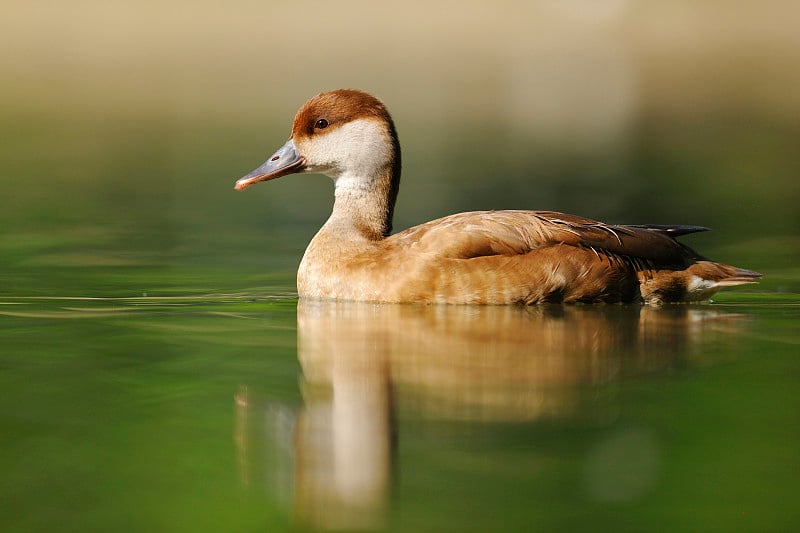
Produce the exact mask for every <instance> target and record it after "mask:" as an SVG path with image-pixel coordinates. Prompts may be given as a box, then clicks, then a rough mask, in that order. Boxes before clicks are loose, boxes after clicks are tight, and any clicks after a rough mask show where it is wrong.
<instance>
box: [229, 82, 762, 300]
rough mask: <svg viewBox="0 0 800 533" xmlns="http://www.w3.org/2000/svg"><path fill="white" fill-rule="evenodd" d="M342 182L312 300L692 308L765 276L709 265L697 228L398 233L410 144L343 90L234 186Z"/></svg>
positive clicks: (324, 235)
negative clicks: (403, 166) (688, 238)
mask: <svg viewBox="0 0 800 533" xmlns="http://www.w3.org/2000/svg"><path fill="white" fill-rule="evenodd" d="M301 172H313V173H320V174H325V175H327V176H330V177H331V178H333V181H334V184H335V197H336V199H335V201H334V204H333V212H332V213H331V216H330V218H329V219H328V221H327V222H326V223H325V224H324V225H323V226H322V228H321V229H320V230H319V232H318V233H317V234H316V236H315V237H314V238H313V239H312V240H311V243H310V244H309V245H308V248H307V249H306V252H305V254H304V255H303V259H302V261H301V262H300V268H299V270H298V272H297V291H298V293H299V295H300V296H301V297H303V298H322V299H336V300H360V301H374V302H419V303H446V304H517V303H520V304H533V303H538V302H565V303H571V302H587V303H591V302H646V303H661V302H688V301H697V300H705V299H707V298H709V297H710V296H711V295H712V294H714V293H715V292H717V291H718V290H719V289H720V288H722V287H726V286H730V285H741V284H745V283H753V282H754V281H755V280H756V279H758V278H759V277H760V274H759V273H757V272H753V271H750V270H744V269H741V268H736V267H733V266H730V265H726V264H722V263H715V262H713V261H709V260H707V259H704V258H703V257H701V256H700V255H698V254H697V253H696V252H695V251H694V250H692V249H691V248H689V247H687V246H685V245H683V244H681V243H679V242H678V241H676V240H675V238H676V237H679V236H681V235H685V234H688V233H694V232H697V231H705V229H706V228H702V227H697V226H652V225H644V226H615V225H607V224H603V223H601V222H596V221H594V220H590V219H587V218H581V217H577V216H573V215H566V214H562V213H555V212H550V211H476V212H470V213H459V214H456V215H451V216H448V217H444V218H440V219H438V220H433V221H431V222H427V223H425V224H421V225H419V226H416V227H413V228H410V229H407V230H405V231H401V232H400V233H396V234H394V235H391V229H392V214H393V210H394V204H395V200H396V199H397V192H398V189H399V185H400V143H399V141H398V138H397V133H396V131H395V127H394V123H393V122H392V118H391V116H390V115H389V112H388V111H387V110H386V107H385V106H384V105H383V104H382V103H381V102H380V101H379V100H378V99H377V98H375V97H373V96H371V95H369V94H367V93H364V92H361V91H356V90H350V89H342V90H336V91H331V92H325V93H322V94H318V95H317V96H315V97H313V98H311V99H310V100H309V101H308V102H306V103H305V105H303V107H301V108H300V110H299V111H298V112H297V115H296V116H295V119H294V124H293V125H292V136H291V137H290V138H289V140H288V141H287V142H286V144H284V145H283V146H282V147H281V148H280V149H278V151H277V152H275V154H273V155H272V157H270V158H269V159H268V160H267V161H266V162H265V163H264V164H263V165H261V166H260V167H258V168H257V169H255V170H254V171H252V172H250V173H249V174H247V175H246V176H244V177H243V178H241V179H239V180H238V181H237V182H236V186H235V188H236V190H239V191H241V190H244V189H246V188H247V187H249V186H250V185H253V184H254V183H257V182H259V181H266V180H271V179H275V178H279V177H281V176H285V175H287V174H293V173H301Z"/></svg>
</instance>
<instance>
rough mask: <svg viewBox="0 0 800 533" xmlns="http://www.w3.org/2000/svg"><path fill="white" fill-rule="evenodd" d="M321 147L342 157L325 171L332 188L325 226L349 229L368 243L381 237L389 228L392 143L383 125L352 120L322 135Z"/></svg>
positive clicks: (365, 120) (372, 121)
mask: <svg viewBox="0 0 800 533" xmlns="http://www.w3.org/2000/svg"><path fill="white" fill-rule="evenodd" d="M324 145H327V147H331V148H333V147H336V149H335V150H336V152H339V153H343V154H346V155H345V156H344V157H341V158H339V160H338V161H337V164H336V165H335V166H334V168H333V169H331V171H329V172H326V174H328V175H329V176H331V177H332V178H333V180H334V187H335V192H334V196H335V201H334V204H333V212H332V213H331V216H330V218H329V219H328V222H327V223H326V226H328V225H330V226H336V227H337V228H338V229H339V230H341V229H344V227H349V228H350V229H351V230H353V229H355V230H356V231H357V232H358V233H359V234H361V236H363V237H365V238H367V239H370V240H376V239H380V238H382V237H383V235H384V234H385V233H386V231H387V229H388V227H390V225H391V220H387V217H389V216H390V214H391V206H390V205H389V203H390V202H391V201H392V200H391V199H390V196H391V188H392V179H393V178H394V176H393V172H394V171H393V167H392V149H393V148H392V141H391V138H390V136H389V134H388V132H387V130H386V126H385V124H384V123H382V122H380V121H377V120H372V119H358V120H354V121H352V122H349V123H347V124H344V125H343V126H341V127H340V128H338V129H337V130H336V131H333V132H331V133H330V134H328V135H326V139H325V143H324ZM324 145H323V146H324ZM343 226H344V227H343Z"/></svg>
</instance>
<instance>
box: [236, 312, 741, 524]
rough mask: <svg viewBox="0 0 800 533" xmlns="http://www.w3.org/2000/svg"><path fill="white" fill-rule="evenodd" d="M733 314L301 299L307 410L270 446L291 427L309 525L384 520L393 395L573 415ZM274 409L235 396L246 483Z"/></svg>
mask: <svg viewBox="0 0 800 533" xmlns="http://www.w3.org/2000/svg"><path fill="white" fill-rule="evenodd" d="M728 317H730V315H725V314H722V313H719V312H716V311H714V310H712V309H710V308H709V307H702V306H675V307H665V308H647V307H639V306H603V307H598V306H552V307H551V306H537V307H525V308H523V307H510V306H481V307H476V306H427V307H423V306H412V305H377V304H366V303H342V302H314V301H300V302H299V303H298V308H297V327H298V357H299V360H300V363H301V365H302V368H303V378H302V387H301V388H302V390H303V398H304V402H305V406H304V408H303V409H302V411H301V412H300V414H299V415H298V416H297V417H296V418H293V421H292V422H291V423H288V422H284V423H283V424H282V425H280V427H282V428H284V429H283V430H282V431H281V430H278V431H275V429H274V428H273V431H272V437H271V440H272V444H271V445H270V446H272V448H273V449H274V448H275V443H277V442H279V441H281V439H280V435H281V433H283V437H284V438H283V442H284V443H285V444H286V445H287V447H290V448H291V451H290V453H286V454H284V456H283V457H284V461H286V460H287V459H286V458H287V457H291V459H288V461H290V462H291V463H292V464H293V468H294V475H293V476H291V477H292V478H293V490H292V497H291V499H292V500H293V503H294V509H295V513H296V515H297V517H298V518H299V519H300V520H302V522H304V523H306V524H308V525H311V526H314V527H325V528H335V529H341V528H344V529H358V528H373V527H378V526H380V525H381V521H382V519H383V516H384V506H385V504H386V500H387V497H386V496H387V492H388V491H389V487H390V482H391V474H392V472H393V468H392V458H393V449H394V444H393V443H394V441H395V431H396V429H395V427H394V426H395V424H394V418H395V413H396V409H395V404H396V403H400V404H402V406H403V409H404V410H406V411H408V410H411V411H413V412H414V413H415V414H416V415H419V416H426V417H436V418H443V419H470V420H483V421H498V420H515V421H523V420H535V419H539V418H542V417H565V416H570V415H571V414H573V413H575V412H579V411H580V410H581V409H583V408H584V407H587V408H588V406H591V405H592V404H593V403H596V399H593V398H595V397H594V396H592V392H593V391H594V390H596V389H597V387H592V385H597V384H602V383H609V382H613V381H615V380H619V379H622V378H624V377H626V376H633V375H640V374H643V373H649V372H655V371H661V370H663V369H668V368H674V367H676V366H683V365H685V364H687V363H691V361H692V360H693V358H696V357H701V356H700V355H699V354H698V353H695V352H696V350H695V349H694V347H695V346H697V343H696V342H695V341H697V340H698V339H700V338H707V336H708V335H709V334H715V333H724V325H725V324H726V323H727V320H726V319H727V318H728ZM587 396H589V397H588V398H587ZM265 409H266V407H265V405H264V404H261V405H259V404H258V403H257V402H256V403H254V402H252V401H249V400H248V398H247V397H246V395H245V394H243V393H242V394H240V395H239V396H237V410H238V412H237V435H236V442H237V449H238V450H239V455H240V457H239V459H240V465H242V479H243V480H249V479H250V478H251V474H250V473H249V472H250V470H252V468H253V459H252V457H251V455H252V453H251V452H250V451H249V450H250V448H251V447H252V448H256V449H258V448H259V447H260V448H262V449H263V448H264V447H265V446H264V444H263V443H262V444H260V445H259V444H258V443H257V437H256V435H255V433H254V429H255V428H253V427H251V426H252V425H253V424H251V422H250V420H251V419H256V417H257V416H259V415H258V414H257V413H263V412H264V410H265ZM269 410H270V412H271V413H272V415H271V416H268V417H267V420H268V421H269V423H270V424H272V425H275V424H276V421H279V420H282V419H285V418H286V417H285V410H283V411H281V410H277V411H276V410H275V407H274V406H272V407H269ZM276 413H283V414H281V415H280V416H277V417H276ZM254 415H255V416H254ZM260 416H263V414H261V415H260ZM262 420H263V418H262ZM259 425H260V424H259ZM257 431H259V432H260V431H263V426H261V427H260V428H259V429H258V430H257ZM287 432H288V433H291V438H288V437H289V435H287V434H286V433H287ZM254 437H255V439H254ZM248 443H249V444H248ZM275 466H276V465H272V468H275ZM283 484H284V486H286V485H287V483H286V482H285V481H284V482H283Z"/></svg>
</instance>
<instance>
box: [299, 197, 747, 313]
mask: <svg viewBox="0 0 800 533" xmlns="http://www.w3.org/2000/svg"><path fill="white" fill-rule="evenodd" d="M705 229H706V228H701V227H696V226H615V225H607V224H602V223H600V222H597V221H594V220H590V219H586V218H581V217H576V216H572V215H566V214H562V213H554V212H545V211H480V212H469V213H459V214H457V215H452V216H449V217H445V218H441V219H438V220H433V221H431V222H428V223H425V224H422V225H419V226H416V227H413V228H410V229H408V230H405V231H402V232H400V233H398V234H395V235H392V236H390V237H388V238H386V239H383V240H381V241H378V242H376V243H369V244H366V245H365V246H363V247H360V248H358V247H357V248H354V249H352V250H350V251H348V250H346V249H345V250H344V252H343V255H341V256H339V257H336V258H333V257H332V256H329V260H328V261H326V262H325V263H326V265H327V268H326V269H324V270H326V271H327V272H322V271H320V272H319V273H318V274H319V275H318V277H317V278H318V279H317V282H318V283H317V284H316V286H315V282H314V280H311V279H306V280H304V282H303V283H302V286H301V287H300V292H301V296H312V297H323V298H339V299H354V300H374V301H389V302H419V303H450V304H463V303H479V304H509V303H523V304H531V303H539V302H565V303H572V302H586V303H591V302H609V303H610V302H641V301H644V302H648V303H657V302H680V301H694V300H703V299H707V298H708V297H709V296H710V295H711V294H713V293H714V292H716V291H717V290H719V289H720V288H721V287H723V286H728V285H739V284H743V283H752V282H753V281H755V280H756V279H757V278H758V277H759V274H758V273H756V272H752V271H748V270H743V269H738V268H735V267H732V266H729V265H724V264H721V263H715V262H713V261H708V260H706V259H704V258H702V257H701V256H700V255H699V254H697V253H696V252H695V251H694V250H692V249H691V248H689V247H687V246H685V245H683V244H681V243H680V242H678V241H677V240H676V237H678V236H680V235H685V234H687V233H693V232H697V231H704V230H705ZM320 233H321V234H323V235H321V236H320V235H318V237H317V238H315V241H316V240H317V239H319V238H323V239H324V238H325V235H324V229H323V230H322V231H321V232H320ZM330 237H333V236H332V235H331V236H330ZM316 244H321V243H319V242H317V243H316ZM314 247H315V243H314V242H312V245H311V246H310V247H309V250H313V248H314ZM323 248H328V251H330V247H328V246H324V247H323ZM340 250H341V248H340ZM312 254H313V252H312ZM308 260H311V261H313V260H314V257H308V254H307V257H306V258H304V263H306V262H307V261H308ZM323 277H324V278H325V279H324V280H323V279H322V278H323ZM321 285H324V286H325V287H321Z"/></svg>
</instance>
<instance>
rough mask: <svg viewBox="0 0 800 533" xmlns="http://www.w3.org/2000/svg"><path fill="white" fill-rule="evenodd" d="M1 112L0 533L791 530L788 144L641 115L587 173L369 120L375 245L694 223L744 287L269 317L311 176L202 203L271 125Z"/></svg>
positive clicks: (270, 138) (796, 435)
mask: <svg viewBox="0 0 800 533" xmlns="http://www.w3.org/2000/svg"><path fill="white" fill-rule="evenodd" d="M290 111H291V110H290ZM4 118H5V119H6V120H5V122H4V130H3V132H2V135H3V139H2V140H3V143H2V146H0V155H2V156H3V159H4V162H5V166H6V169H7V170H6V172H7V174H6V175H4V177H3V180H0V195H2V197H3V198H4V199H6V202H5V203H4V206H3V209H2V210H0V222H2V226H3V231H2V232H0V259H1V260H2V263H0V390H2V400H0V469H1V471H2V474H3V475H2V481H0V529H2V530H3V531H92V530H98V531H108V530H122V531H254V530H261V531H282V530H287V529H293V528H300V529H302V528H309V529H315V528H323V529H344V530H354V529H361V528H367V529H388V530H391V531H429V530H450V531H463V530H475V531H490V530H506V531H508V530H519V531H522V530H525V531H529V530H534V529H540V530H545V531H548V530H610V531H619V530H639V531H651V530H669V531H684V530H697V531H707V530H715V529H716V530H724V531H730V530H772V531H775V530H792V529H797V528H798V526H800V511H798V507H797V505H796V501H795V500H796V495H797V494H798V493H799V492H800V481H798V479H799V478H798V476H797V472H798V466H800V460H798V454H797V445H798V442H800V418H798V413H800V405H799V404H800V400H798V399H799V398H800V381H798V376H800V358H799V357H798V353H800V350H798V347H800V335H799V334H798V318H800V271H798V270H797V267H796V265H797V264H798V260H800V256H798V251H799V250H800V246H798V244H799V243H800V241H799V240H798V237H797V235H798V234H799V232H798V217H797V186H796V182H797V180H796V175H797V169H798V168H800V164H798V159H797V153H796V146H795V144H796V143H795V142H793V141H792V139H796V127H794V129H793V128H792V127H789V126H786V125H785V124H784V125H783V126H781V125H779V124H778V125H776V124H764V123H758V122H752V123H744V122H743V123H741V124H733V125H732V124H729V123H726V124H720V123H703V122H702V121H700V122H698V123H694V124H692V125H691V126H692V127H684V126H686V125H685V124H679V123H673V124H666V125H665V124H658V123H654V124H647V123H645V124H643V125H642V126H641V129H642V133H641V135H638V136H637V137H636V143H637V145H636V146H632V147H631V148H630V151H629V153H627V155H625V156H624V157H613V158H606V157H605V156H603V155H602V154H601V155H599V156H597V157H591V156H585V155H584V156H583V157H573V155H572V154H570V153H569V152H568V151H567V152H563V153H562V152H558V153H557V154H556V155H552V154H551V155H548V156H546V157H545V156H542V155H541V153H538V152H537V153H527V152H526V151H525V149H524V147H523V146H521V145H520V146H516V148H514V147H509V144H508V143H506V142H505V141H508V139H506V140H505V141H504V140H503V139H502V138H500V137H497V136H495V135H492V134H491V133H488V134H487V133H481V134H479V133H478V132H476V131H474V130H467V129H466V128H464V129H463V130H462V131H468V132H471V133H468V134H466V135H464V136H463V137H448V138H447V141H446V142H442V143H440V144H436V145H434V146H435V147H436V152H437V155H436V156H432V155H431V153H430V151H428V152H426V151H425V149H426V144H425V143H426V139H427V138H426V136H425V135H426V133H425V132H424V131H410V130H409V129H408V128H406V129H402V128H401V132H400V134H401V138H402V139H404V143H405V144H404V147H405V148H406V151H405V153H404V162H405V165H406V166H405V169H406V174H405V175H404V183H403V188H402V190H401V194H400V200H399V204H398V208H397V224H396V227H397V228H403V227H407V226H409V225H412V224H416V223H420V222H422V221H425V220H428V219H431V218H433V217H436V216H441V215H445V214H448V213H451V212H454V211H460V210H468V209H481V208H533V209H557V210H561V211H566V212H573V213H578V214H582V215H586V216H592V217H596V218H600V219H604V220H607V221H609V222H629V223H683V224H702V225H708V226H712V227H714V228H715V231H714V232H713V233H709V234H702V235H695V236H689V237H688V238H687V239H686V241H687V242H689V243H691V244H692V245H693V246H696V247H697V248H698V249H700V250H701V251H702V252H703V253H706V254H708V255H709V256H710V257H712V258H718V259H720V260H723V261H726V262H730V263H732V264H735V265H737V266H741V267H746V268H751V269H755V270H758V271H762V272H764V273H765V275H766V276H765V278H764V281H763V282H762V283H761V284H760V285H758V286H752V287H743V288H739V289H736V290H730V291H727V292H724V293H722V294H720V295H718V297H716V298H715V302H714V303H713V304H710V305H697V306H677V307H665V308H662V309H647V308H640V307H635V306H634V307H618V306H608V307H568V308H562V307H557V306H556V307H547V306H544V307H537V308H533V309H519V308H499V309H498V308H469V307H466V308H464V307H460V308H439V307H429V308H424V307H423V308H419V307H414V306H359V305H341V306H335V305H334V306H330V305H329V306H315V305H305V304H304V303H303V302H301V304H302V305H300V306H299V308H298V302H297V300H296V295H295V293H294V272H295V269H296V265H297V263H298V261H299V258H300V255H301V254H302V251H303V249H304V247H305V245H306V243H307V242H308V240H309V239H310V237H311V236H312V235H313V233H314V231H315V230H316V228H318V227H319V225H320V224H321V223H322V221H323V220H324V218H325V216H326V215H327V213H328V210H329V209H330V194H331V188H330V184H329V183H327V179H326V178H322V177H314V176H298V177H295V178H294V179H288V178H286V179H283V180H278V181H276V182H274V183H272V182H271V183H269V184H266V185H259V186H258V187H253V188H252V190H248V191H246V192H245V193H235V192H233V190H232V186H233V180H234V179H235V178H237V177H239V176H240V175H241V174H243V173H244V172H246V171H248V170H250V169H251V168H252V167H254V166H255V165H257V164H258V163H260V162H261V160H262V159H263V157H265V156H266V155H268V154H269V153H270V150H271V149H272V148H274V147H276V146H278V145H279V144H280V143H281V142H283V140H284V139H285V133H286V132H285V128H283V129H280V128H278V127H275V128H274V129H275V131H274V132H270V131H267V132H265V131H263V130H262V129H261V127H260V125H259V124H258V123H257V120H256V118H257V117H254V118H253V122H246V121H239V122H236V123H214V122H212V121H210V120H205V119H203V118H202V116H201V115H198V117H197V118H187V117H183V118H181V119H178V118H175V119H174V120H172V121H169V120H154V119H146V118H131V117H127V118H126V117H115V118H114V120H109V119H108V117H106V116H104V115H102V114H92V113H91V112H87V113H85V114H82V115H80V116H78V115H77V114H66V115H64V116H63V117H59V116H53V117H48V118H47V119H46V120H45V119H44V118H42V117H41V116H38V115H37V114H36V113H27V114H26V113H24V112H10V111H7V112H6V113H5V116H4ZM454 129H457V128H454ZM499 129H501V128H498V130H499ZM489 131H491V130H489ZM254 139H257V141H256V140H254ZM406 141H407V142H406ZM256 144H257V145H258V146H257V148H256V147H255V145H256ZM507 149H511V150H512V153H511V154H510V155H509V154H508V153H506V152H504V150H507ZM415 154H416V155H415ZM438 154H441V155H438ZM503 154H505V155H503ZM437 157H438V158H441V159H436V158H437ZM498 164H499V165H500V166H499V167H498ZM431 169H433V170H431ZM530 169H534V170H530ZM434 170H435V171H434ZM487 174H490V175H493V176H496V178H494V179H493V180H492V181H490V182H487V181H483V180H481V179H479V177H480V176H483V175H487Z"/></svg>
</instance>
